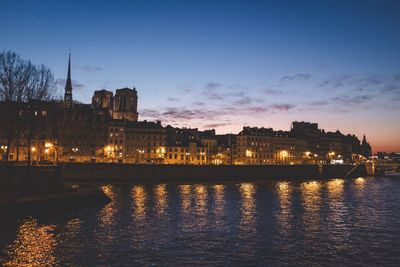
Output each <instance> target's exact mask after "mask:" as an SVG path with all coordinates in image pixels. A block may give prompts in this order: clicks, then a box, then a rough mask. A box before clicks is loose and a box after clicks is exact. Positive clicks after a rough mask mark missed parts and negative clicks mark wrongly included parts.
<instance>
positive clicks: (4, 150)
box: [1, 145, 8, 160]
mask: <svg viewBox="0 0 400 267" xmlns="http://www.w3.org/2000/svg"><path fill="white" fill-rule="evenodd" d="M7 148H8V147H7V146H5V145H2V146H1V150H2V159H3V160H5V156H6V153H7Z"/></svg>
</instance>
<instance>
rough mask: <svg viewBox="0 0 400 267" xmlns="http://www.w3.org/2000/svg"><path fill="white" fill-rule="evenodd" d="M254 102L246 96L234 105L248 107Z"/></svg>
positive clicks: (234, 102)
mask: <svg viewBox="0 0 400 267" xmlns="http://www.w3.org/2000/svg"><path fill="white" fill-rule="evenodd" d="M252 102H253V99H252V98H250V97H248V96H245V97H242V98H240V99H237V100H235V101H233V102H232V103H233V104H234V105H248V104H251V103H252Z"/></svg>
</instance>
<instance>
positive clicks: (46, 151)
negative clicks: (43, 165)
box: [44, 148, 49, 161]
mask: <svg viewBox="0 0 400 267" xmlns="http://www.w3.org/2000/svg"><path fill="white" fill-rule="evenodd" d="M44 153H45V155H46V161H48V160H49V158H48V156H49V148H45V149H44Z"/></svg>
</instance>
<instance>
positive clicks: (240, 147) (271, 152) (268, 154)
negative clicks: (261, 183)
mask: <svg viewBox="0 0 400 267" xmlns="http://www.w3.org/2000/svg"><path fill="white" fill-rule="evenodd" d="M305 152H306V141H305V140H302V139H298V138H295V137H294V136H292V135H291V133H290V132H284V131H274V130H273V129H272V128H257V127H243V130H242V131H241V132H240V133H239V134H238V136H237V159H236V161H235V162H234V163H235V164H239V165H267V164H299V163H303V161H304V160H305Z"/></svg>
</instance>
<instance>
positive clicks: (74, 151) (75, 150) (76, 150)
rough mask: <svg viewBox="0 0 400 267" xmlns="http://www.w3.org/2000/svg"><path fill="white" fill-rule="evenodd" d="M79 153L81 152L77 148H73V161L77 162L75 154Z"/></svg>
mask: <svg viewBox="0 0 400 267" xmlns="http://www.w3.org/2000/svg"><path fill="white" fill-rule="evenodd" d="M78 151H79V148H77V147H73V148H72V152H73V156H72V159H73V161H75V154H76V152H78Z"/></svg>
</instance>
